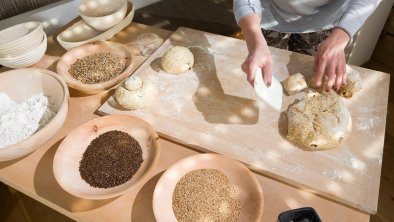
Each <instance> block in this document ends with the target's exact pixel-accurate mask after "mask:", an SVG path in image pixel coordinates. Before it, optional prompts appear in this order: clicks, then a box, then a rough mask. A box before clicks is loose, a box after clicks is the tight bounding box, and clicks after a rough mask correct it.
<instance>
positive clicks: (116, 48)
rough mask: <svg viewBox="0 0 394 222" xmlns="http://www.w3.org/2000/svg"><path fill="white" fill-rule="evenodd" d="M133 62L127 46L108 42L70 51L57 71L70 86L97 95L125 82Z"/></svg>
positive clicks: (59, 64)
mask: <svg viewBox="0 0 394 222" xmlns="http://www.w3.org/2000/svg"><path fill="white" fill-rule="evenodd" d="M133 62H134V57H133V56H132V54H131V52H130V50H129V49H128V48H127V46H125V45H123V44H120V43H116V42H109V41H106V42H97V43H91V44H86V45H82V46H78V47H76V48H73V49H71V50H70V51H68V52H66V53H65V54H64V55H63V56H62V57H61V58H60V60H59V62H58V64H57V67H56V70H57V73H58V74H59V75H60V76H61V77H62V78H63V79H64V80H65V81H66V83H67V85H68V86H69V87H71V88H73V89H75V90H77V91H79V92H82V93H84V94H97V93H100V92H102V91H106V90H108V89H110V88H111V87H113V86H115V85H116V84H118V83H119V82H121V81H122V80H124V79H126V78H127V77H128V76H129V75H130V74H131V70H132V68H133Z"/></svg>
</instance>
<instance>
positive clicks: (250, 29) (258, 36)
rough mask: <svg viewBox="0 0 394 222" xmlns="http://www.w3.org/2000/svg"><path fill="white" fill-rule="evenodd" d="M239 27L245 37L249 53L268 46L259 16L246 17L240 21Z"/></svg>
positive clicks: (250, 15)
mask: <svg viewBox="0 0 394 222" xmlns="http://www.w3.org/2000/svg"><path fill="white" fill-rule="evenodd" d="M239 25H240V27H241V29H242V32H243V34H244V36H245V40H246V45H247V47H248V50H249V52H250V51H252V50H254V49H256V48H259V47H261V46H264V45H266V44H267V43H266V41H265V39H264V36H263V33H262V32H261V27H260V16H259V15H257V14H249V15H247V16H244V17H243V18H242V19H241V20H240V22H239Z"/></svg>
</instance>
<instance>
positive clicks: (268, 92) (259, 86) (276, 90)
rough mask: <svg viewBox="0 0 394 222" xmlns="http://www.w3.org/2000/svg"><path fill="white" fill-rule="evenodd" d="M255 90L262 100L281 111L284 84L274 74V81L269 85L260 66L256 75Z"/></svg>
mask: <svg viewBox="0 0 394 222" xmlns="http://www.w3.org/2000/svg"><path fill="white" fill-rule="evenodd" d="M254 90H255V91H256V94H257V97H258V98H259V100H260V102H261V103H263V104H267V105H269V106H270V107H272V108H274V109H275V110H277V111H279V110H280V108H281V107H282V95H283V89H282V85H281V84H280V82H279V81H278V80H276V78H275V77H274V76H272V83H271V86H270V87H267V86H266V85H265V83H264V80H263V75H262V72H261V68H258V69H257V71H256V75H255V77H254Z"/></svg>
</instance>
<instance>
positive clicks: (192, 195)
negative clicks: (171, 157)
mask: <svg viewBox="0 0 394 222" xmlns="http://www.w3.org/2000/svg"><path fill="white" fill-rule="evenodd" d="M152 203H153V213H154V215H155V218H156V220H157V221H158V222H167V221H178V222H186V221H227V222H232V221H233V222H238V221H248V222H258V221H261V217H262V214H263V207H264V197H263V191H262V189H261V186H260V183H259V182H258V180H257V178H256V177H255V176H254V175H253V173H252V172H251V171H250V170H249V169H248V168H247V167H246V166H244V165H243V164H241V163H240V162H238V161H236V160H234V159H231V158H229V157H226V156H224V155H220V154H211V153H206V154H197V155H193V156H189V157H186V158H184V159H182V160H180V161H178V162H176V163H175V164H173V165H172V166H171V167H169V168H168V169H167V170H166V172H164V173H163V175H162V176H161V177H160V179H159V181H158V182H157V184H156V187H155V190H154V192H153V200H152Z"/></svg>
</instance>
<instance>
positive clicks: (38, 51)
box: [0, 33, 48, 68]
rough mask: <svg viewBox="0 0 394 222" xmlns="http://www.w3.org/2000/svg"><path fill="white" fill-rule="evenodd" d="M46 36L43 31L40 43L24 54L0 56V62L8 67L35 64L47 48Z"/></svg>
mask: <svg viewBox="0 0 394 222" xmlns="http://www.w3.org/2000/svg"><path fill="white" fill-rule="evenodd" d="M47 44H48V42H47V36H46V34H45V33H44V38H43V39H42V40H41V44H40V45H39V46H38V47H37V48H34V49H31V50H30V51H26V52H25V53H24V54H22V55H19V56H15V57H6V58H0V64H1V65H3V66H6V67H9V68H26V67H29V66H32V65H34V64H36V63H37V62H38V61H40V60H41V58H42V57H43V56H44V54H45V51H46V49H47Z"/></svg>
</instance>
